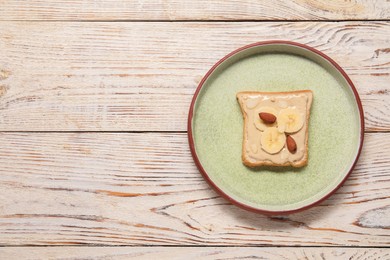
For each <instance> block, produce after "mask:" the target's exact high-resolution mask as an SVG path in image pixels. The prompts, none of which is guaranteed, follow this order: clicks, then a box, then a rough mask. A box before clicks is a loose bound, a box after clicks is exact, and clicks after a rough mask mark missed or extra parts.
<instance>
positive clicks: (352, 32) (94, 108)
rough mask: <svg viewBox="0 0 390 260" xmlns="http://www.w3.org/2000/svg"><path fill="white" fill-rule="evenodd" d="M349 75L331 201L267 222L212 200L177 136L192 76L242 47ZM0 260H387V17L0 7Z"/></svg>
mask: <svg viewBox="0 0 390 260" xmlns="http://www.w3.org/2000/svg"><path fill="white" fill-rule="evenodd" d="M271 39H283V40H291V41H296V42H300V43H304V44H307V45H310V46H312V47H315V48H317V49H319V50H321V51H323V52H324V53H326V54H327V55H329V56H330V57H332V58H333V59H335V60H336V61H337V62H338V63H339V64H340V65H341V66H342V67H343V68H344V69H345V70H346V72H347V73H348V74H349V75H350V77H351V79H352V80H353V82H354V83H355V85H356V87H357V89H358V92H359V94H360V96H361V98H362V102H363V106H364V111H365V119H366V134H365V138H366V139H365V144H364V149H363V152H362V156H361V158H360V160H359V163H358V165H357V167H356V169H355V170H354V172H353V173H352V175H351V177H350V178H349V179H348V181H347V182H346V183H345V185H344V186H343V187H342V188H341V189H340V190H338V192H337V193H336V194H335V195H333V196H332V197H331V198H330V199H328V200H326V201H325V202H323V203H322V204H320V205H319V206H316V207H314V208H312V209H309V210H307V211H304V212H301V213H297V214H294V215H289V216H284V217H268V216H263V215H257V214H254V213H249V212H246V211H244V210H241V209H239V208H237V207H235V206H233V205H231V204H230V203H228V202H227V201H226V200H224V199H222V198H221V197H220V196H218V195H217V194H216V193H215V192H214V191H213V190H212V189H210V187H209V186H208V185H207V184H206V182H205V181H204V180H203V179H202V177H201V175H200V174H199V172H198V171H197V169H196V167H195V165H194V163H193V160H192V158H191V155H190V152H189V148H188V144H187V136H186V120H187V112H188V108H189V103H190V100H191V98H192V95H193V93H194V91H195V89H196V86H197V84H198V82H199V81H200V79H201V77H202V76H203V75H204V74H205V72H206V71H207V70H208V69H209V68H210V67H211V66H212V65H213V64H214V63H215V62H216V61H218V60H219V59H220V58H221V57H223V56H224V55H225V54H227V53H229V52H230V51H232V50H234V49H236V48H238V47H240V46H242V45H245V44H249V43H253V42H257V41H262V40H271ZM0 131H1V132H0V165H1V167H0V245H1V247H0V259H24V258H27V259H47V258H54V259H91V258H100V259H111V258H113V259H128V258H130V257H134V258H145V259H154V258H155V259H164V258H168V259H174V258H185V259H187V258H201V259H214V258H217V259H225V258H228V259H232V258H256V257H259V258H261V257H263V258H265V259H277V258H285V259H294V258H300V259H336V258H340V259H348V258H350V259H390V249H389V248H390V2H389V1H386V0H376V1H371V0H352V1H324V0H322V1H303V0H294V1H282V0H278V1H271V0H263V1H252V0H236V1H233V0H228V1H217V0H210V1H206V0H199V1H187V0H186V1H178V0H155V1H130V0H128V1H110V0H95V1H82V0H72V1H65V0H51V1H49V0H40V1H39V0H30V1H18V0H0Z"/></svg>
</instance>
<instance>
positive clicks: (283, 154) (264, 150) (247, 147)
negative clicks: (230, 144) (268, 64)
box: [236, 90, 313, 167]
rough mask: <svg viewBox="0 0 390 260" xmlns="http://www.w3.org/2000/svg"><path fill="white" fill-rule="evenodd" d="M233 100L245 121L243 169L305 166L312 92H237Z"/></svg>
mask: <svg viewBox="0 0 390 260" xmlns="http://www.w3.org/2000/svg"><path fill="white" fill-rule="evenodd" d="M236 97H237V100H238V103H239V104H240V107H241V112H242V114H243V118H244V131H243V132H244V134H243V142H242V162H243V163H244V165H246V166H249V167H257V166H293V167H303V166H305V165H307V163H308V134H309V118H310V108H311V104H312V102H313V93H312V91H310V90H300V91H291V92H239V93H237V95H236Z"/></svg>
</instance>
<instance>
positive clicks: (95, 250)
mask: <svg viewBox="0 0 390 260" xmlns="http://www.w3.org/2000/svg"><path fill="white" fill-rule="evenodd" d="M0 254H1V255H2V257H3V258H4V259H64V258H66V259H67V260H73V259H95V258H97V259H146V260H149V259H183V258H185V259H206V260H207V259H271V260H275V259H321V260H324V259H350V260H357V259H359V260H368V259H388V258H390V249H388V248H319V247H315V248H299V247H282V248H277V247H241V248H239V247H72V246H65V247H43V248H42V247H16V248H15V247H8V248H7V247H5V248H0Z"/></svg>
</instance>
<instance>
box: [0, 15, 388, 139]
mask: <svg viewBox="0 0 390 260" xmlns="http://www.w3.org/2000/svg"><path fill="white" fill-rule="evenodd" d="M0 31H1V32H2V33H1V34H0V74H1V75H0V110H1V113H0V131H25V130H29V131H185V130H186V120H187V113H188V109H189V104H190V101H191V98H192V95H193V93H194V91H195V89H196V87H197V84H198V83H199V81H200V79H201V77H202V76H203V75H204V74H205V73H206V72H207V70H208V69H209V68H210V67H211V66H212V65H213V64H214V63H215V62H216V61H217V60H219V59H220V58H222V57H223V56H224V55H225V54H227V53H229V52H230V51H232V50H234V49H236V48H238V47H240V46H242V45H245V44H248V43H252V42H256V41H262V40H269V39H285V40H293V41H298V42H301V43H305V44H308V45H310V46H313V47H316V48H318V49H319V50H322V51H324V52H325V53H326V54H328V55H330V56H331V57H333V58H334V59H335V60H336V61H337V62H339V63H340V64H341V66H343V67H344V68H345V69H346V71H347V72H348V73H349V75H350V76H351V78H352V80H353V81H354V82H355V84H356V87H357V88H358V91H359V93H360V94H361V97H362V99H363V105H364V109H365V115H366V124H367V128H366V130H369V131H388V130H390V105H389V104H390V95H389V93H390V92H389V84H388V83H389V81H390V66H389V57H390V51H389V50H390V49H389V45H390V23H384V22H377V23H367V22H359V23H355V22H343V23H323V22H319V23H307V22H298V23H279V22H269V23H79V22H75V23H69V22H58V23H41V22H34V23H25V22H19V23H10V22H0Z"/></svg>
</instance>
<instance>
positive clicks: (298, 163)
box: [236, 90, 313, 168]
mask: <svg viewBox="0 0 390 260" xmlns="http://www.w3.org/2000/svg"><path fill="white" fill-rule="evenodd" d="M300 93H302V94H309V95H311V96H312V95H313V92H312V91H311V90H298V91H288V92H258V91H245V92H238V93H237V94H236V98H237V101H238V102H239V104H240V108H241V112H242V115H243V118H244V126H243V128H244V131H243V132H244V134H243V135H244V137H243V138H244V139H243V140H245V139H246V131H245V127H246V125H247V121H248V116H247V114H246V112H245V110H244V101H243V99H242V98H241V97H242V96H243V95H274V96H278V95H289V94H300ZM311 103H312V98H311V99H309V103H308V104H307V106H306V126H307V127H306V133H305V152H304V155H303V157H302V159H301V160H299V161H295V162H286V163H283V164H277V163H274V162H272V161H269V160H263V161H258V162H256V163H253V162H251V161H249V160H248V159H247V153H246V151H245V143H244V142H242V155H241V157H242V162H243V164H244V165H246V166H248V167H259V166H279V167H286V166H292V167H296V168H299V167H303V166H306V165H307V163H308V154H309V147H308V140H309V118H310V108H311Z"/></svg>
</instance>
